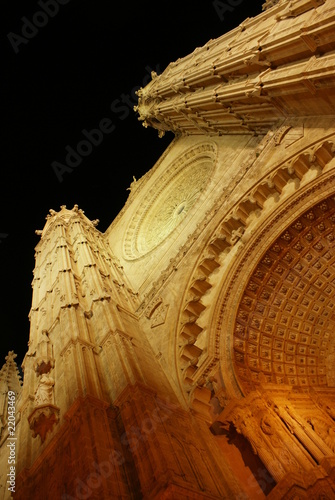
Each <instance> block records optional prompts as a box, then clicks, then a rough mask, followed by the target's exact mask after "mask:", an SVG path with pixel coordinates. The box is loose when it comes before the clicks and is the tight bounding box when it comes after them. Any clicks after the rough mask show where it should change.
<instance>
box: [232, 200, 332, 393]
mask: <svg viewBox="0 0 335 500" xmlns="http://www.w3.org/2000/svg"><path fill="white" fill-rule="evenodd" d="M334 350H335V196H329V197H328V198H326V199H324V200H322V201H321V202H318V203H316V204H315V205H313V206H311V207H310V208H308V209H307V210H306V211H305V212H304V213H302V214H301V215H300V216H299V217H298V218H296V219H295V220H294V222H292V223H291V224H290V225H289V226H288V227H287V228H286V229H285V230H284V231H282V232H281V234H280V235H279V236H278V237H277V238H276V239H275V241H273V242H272V243H271V244H270V245H269V247H268V249H267V250H266V251H265V252H264V253H263V254H262V255H261V256H260V258H259V260H258V262H257V265H256V266H255V267H254V269H253V271H252V273H251V276H250V277H249V279H248V280H247V283H246V285H245V286H244V287H243V291H242V293H241V295H240V300H239V305H238V308H237V314H236V318H235V321H234V331H233V353H232V356H233V365H234V369H235V373H236V375H237V378H238V381H239V383H240V385H241V387H242V391H243V392H244V393H245V392H248V391H249V390H252V389H253V388H254V387H255V384H257V383H259V382H260V381H262V382H265V381H268V382H274V383H278V384H289V385H294V386H303V387H306V386H313V387H316V386H317V387H325V386H327V385H328V386H329V385H330V386H331V385H333V384H334V372H335V370H334V368H333V361H334V359H333V353H334Z"/></svg>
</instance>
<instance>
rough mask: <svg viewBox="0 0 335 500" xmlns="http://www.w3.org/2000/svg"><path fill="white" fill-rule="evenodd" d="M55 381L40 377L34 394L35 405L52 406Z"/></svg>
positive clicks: (45, 376) (44, 376)
mask: <svg viewBox="0 0 335 500" xmlns="http://www.w3.org/2000/svg"><path fill="white" fill-rule="evenodd" d="M54 385H55V381H54V379H53V378H51V377H48V376H47V375H42V377H41V380H40V383H39V384H38V387H37V389H36V392H35V405H37V406H40V405H46V404H53V386H54Z"/></svg>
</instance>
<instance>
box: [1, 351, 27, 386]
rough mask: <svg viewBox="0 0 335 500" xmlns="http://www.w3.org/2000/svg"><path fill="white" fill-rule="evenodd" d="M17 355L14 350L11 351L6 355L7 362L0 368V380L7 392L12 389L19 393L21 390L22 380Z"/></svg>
mask: <svg viewBox="0 0 335 500" xmlns="http://www.w3.org/2000/svg"><path fill="white" fill-rule="evenodd" d="M16 357H17V354H15V353H14V351H9V352H8V355H7V356H6V357H5V360H6V363H5V364H4V365H3V367H2V368H1V370H0V382H2V384H3V385H4V386H5V388H6V392H7V391H10V390H11V391H15V392H17V393H19V392H20V390H21V386H22V380H21V375H20V373H19V369H18V367H17V364H16V361H15V358H16Z"/></svg>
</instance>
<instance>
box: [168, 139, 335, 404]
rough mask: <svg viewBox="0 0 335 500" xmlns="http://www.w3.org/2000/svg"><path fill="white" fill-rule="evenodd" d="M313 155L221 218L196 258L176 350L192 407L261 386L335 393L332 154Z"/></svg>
mask: <svg viewBox="0 0 335 500" xmlns="http://www.w3.org/2000/svg"><path fill="white" fill-rule="evenodd" d="M308 152H309V154H308V155H307V154H306V151H304V152H301V153H299V155H298V156H297V157H294V158H293V159H292V160H290V162H285V164H283V165H280V166H278V167H275V168H274V169H273V171H272V173H271V178H270V179H268V180H267V181H266V182H265V181H264V179H261V180H260V181H259V183H258V184H257V185H256V186H255V187H254V188H252V191H251V192H247V193H246V194H245V196H244V197H243V198H241V201H240V202H239V204H238V206H234V207H232V210H231V213H229V214H228V215H226V216H225V217H224V219H220V218H219V217H218V220H219V224H218V226H215V227H217V229H215V230H214V232H213V233H211V236H210V237H209V238H208V240H207V242H206V244H205V247H204V249H203V251H202V252H201V254H200V255H199V259H198V262H197V265H196V266H195V268H194V270H193V272H192V276H191V277H190V280H189V285H188V287H187V289H186V291H185V296H184V300H183V308H182V310H181V315H180V317H179V327H178V342H177V344H176V349H177V353H176V354H177V356H176V360H178V359H179V361H177V364H178V373H179V374H180V383H181V387H183V388H184V390H185V392H186V394H188V396H187V397H189V398H191V401H193V403H194V402H195V401H197V402H200V403H201V405H203V404H204V405H205V406H206V405H207V404H208V403H209V400H210V398H211V397H212V396H213V390H214V391H215V392H216V391H219V393H220V395H222V394H226V395H227V397H228V398H230V397H238V398H239V397H241V396H242V395H245V394H247V393H248V392H249V391H251V390H254V389H255V388H257V386H258V385H259V384H260V383H261V384H263V383H264V382H272V383H275V384H288V385H290V386H295V387H297V386H298V387H301V388H304V387H307V388H309V387H314V388H318V387H321V388H325V387H327V386H328V387H335V373H334V369H333V368H332V367H333V365H335V362H334V360H335V339H334V337H335V335H334V334H333V331H335V330H334V326H335V178H334V152H335V148H333V143H332V142H330V141H328V140H327V141H322V142H321V143H317V144H316V145H315V146H314V149H313V150H311V151H309V150H308ZM306 158H307V160H308V161H307V160H306ZM311 174H313V175H311ZM286 187H288V188H289V189H288V190H286ZM266 188H268V191H266ZM271 189H277V190H278V191H277V192H275V193H273V192H272V191H271ZM218 216H220V213H219V211H218ZM219 374H220V375H219ZM212 380H213V381H214V382H215V384H216V389H213V387H214V386H213V384H212V382H211V381H212ZM224 397H226V396H224ZM200 403H199V404H200Z"/></svg>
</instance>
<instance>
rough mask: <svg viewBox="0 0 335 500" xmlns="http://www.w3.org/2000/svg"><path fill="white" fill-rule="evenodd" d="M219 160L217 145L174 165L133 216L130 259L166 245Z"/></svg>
mask: <svg viewBox="0 0 335 500" xmlns="http://www.w3.org/2000/svg"><path fill="white" fill-rule="evenodd" d="M215 160H216V145H215V143H214V142H204V143H202V144H200V145H198V146H196V147H193V148H190V149H189V150H188V151H187V152H186V153H184V154H183V155H182V156H181V157H180V158H179V159H178V160H177V161H175V162H173V163H172V164H171V165H170V166H169V167H168V168H167V170H166V172H165V173H164V175H162V176H161V177H160V179H159V182H158V184H156V185H155V186H154V187H153V188H152V189H151V190H150V192H149V193H148V194H147V199H148V200H150V201H149V202H148V203H146V204H142V205H141V207H140V208H139V210H138V212H137V213H136V215H135V216H134V217H133V219H132V221H131V223H130V225H129V227H128V230H127V232H126V236H125V240H124V254H125V257H126V258H127V259H130V260H134V259H137V258H139V257H141V256H143V255H145V254H147V253H148V252H150V251H151V250H153V249H154V248H155V247H156V246H157V245H159V244H160V243H161V242H163V241H164V240H165V239H166V237H167V236H168V235H169V234H170V233H171V232H172V231H173V230H174V229H175V228H176V227H177V226H178V225H179V224H180V223H181V222H182V221H183V219H184V217H185V216H186V214H187V213H188V212H189V211H190V209H191V208H192V207H193V205H194V204H195V203H196V201H197V200H198V198H199V197H200V194H201V192H202V191H203V190H204V188H205V186H206V185H207V183H208V182H209V180H210V178H211V175H212V173H213V169H214V167H215Z"/></svg>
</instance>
